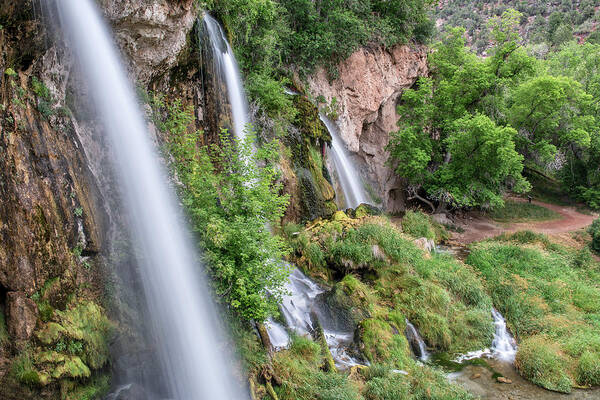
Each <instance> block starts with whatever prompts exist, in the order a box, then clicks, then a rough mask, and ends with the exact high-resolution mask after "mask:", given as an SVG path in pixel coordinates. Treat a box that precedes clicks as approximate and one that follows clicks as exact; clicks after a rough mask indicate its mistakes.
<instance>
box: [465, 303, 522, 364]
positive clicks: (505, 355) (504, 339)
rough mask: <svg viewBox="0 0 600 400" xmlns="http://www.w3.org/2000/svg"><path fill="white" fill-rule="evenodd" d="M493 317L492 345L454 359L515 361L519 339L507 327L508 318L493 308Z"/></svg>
mask: <svg viewBox="0 0 600 400" xmlns="http://www.w3.org/2000/svg"><path fill="white" fill-rule="evenodd" d="M492 318H494V338H493V339H492V347H491V348H486V349H483V350H477V351H471V352H469V353H466V354H461V355H460V356H458V357H457V358H456V359H455V360H454V361H455V362H458V363H462V362H463V361H468V360H473V359H475V358H482V357H488V358H495V359H497V360H500V361H506V362H510V363H513V362H514V361H515V356H516V355H517V349H518V347H517V341H516V340H515V338H514V337H512V335H511V334H510V332H508V329H506V320H505V319H504V317H503V316H502V314H500V313H499V312H498V310H496V309H495V308H492Z"/></svg>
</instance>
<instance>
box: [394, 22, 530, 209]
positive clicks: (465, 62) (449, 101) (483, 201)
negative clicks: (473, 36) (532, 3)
mask: <svg viewBox="0 0 600 400" xmlns="http://www.w3.org/2000/svg"><path fill="white" fill-rule="evenodd" d="M512 19H514V15H513V14H511V13H505V15H503V18H502V19H499V20H498V21H497V22H496V24H495V25H494V26H493V29H492V32H493V35H494V36H495V37H496V41H497V44H496V47H495V48H494V51H493V56H492V57H490V58H488V59H479V58H477V56H476V55H475V54H473V53H471V52H470V51H468V50H467V48H466V47H465V39H464V37H463V33H464V30H462V29H458V28H457V29H453V30H450V31H449V32H448V34H447V35H446V36H444V38H443V41H442V42H441V43H439V44H437V45H436V47H435V48H436V51H434V52H433V53H432V54H431V55H430V58H429V64H430V68H431V71H432V77H431V78H421V79H420V80H419V81H418V85H417V88H415V89H410V90H407V91H405V92H404V93H403V96H402V101H401V103H400V105H399V107H398V113H399V114H400V115H401V116H402V118H400V121H399V127H400V130H399V131H398V132H396V133H393V134H392V135H391V139H390V144H389V145H388V149H389V151H390V154H391V160H392V161H394V162H396V163H397V167H396V173H398V174H399V175H400V176H402V177H405V178H406V179H407V180H408V182H409V185H410V187H409V191H410V192H411V194H412V195H413V196H412V197H414V198H418V199H421V200H424V201H425V202H427V203H428V204H429V205H430V206H431V207H432V208H433V205H432V204H431V203H430V202H428V201H427V200H425V199H423V197H421V195H420V194H419V193H420V192H424V194H425V197H426V198H427V199H429V200H433V201H436V202H437V203H438V207H440V208H442V209H443V208H444V207H445V206H446V205H448V204H452V205H454V206H459V207H462V206H480V205H486V206H490V205H491V206H498V205H502V194H503V192H505V191H506V190H508V189H511V190H513V191H515V192H525V191H527V190H529V188H530V186H529V184H528V183H527V181H526V180H525V179H524V178H523V177H522V175H521V173H522V170H523V157H522V156H520V155H519V154H518V153H517V152H516V148H515V140H516V137H517V132H516V131H515V130H514V129H512V128H511V127H509V126H502V125H500V124H499V123H498V122H501V121H496V120H495V118H491V117H495V116H496V115H499V114H501V113H503V110H504V108H505V105H504V101H503V99H502V97H501V96H500V94H502V93H504V92H505V91H506V87H507V86H510V85H513V84H514V82H518V81H519V80H521V79H522V78H523V77H524V76H525V75H527V74H528V73H529V72H530V71H531V68H532V64H533V61H532V59H531V58H530V57H527V56H526V55H525V54H524V51H523V49H522V48H519V47H518V46H517V44H516V43H517V42H516V36H515V35H514V33H513V32H512V31H511V26H512V23H511V21H512Z"/></svg>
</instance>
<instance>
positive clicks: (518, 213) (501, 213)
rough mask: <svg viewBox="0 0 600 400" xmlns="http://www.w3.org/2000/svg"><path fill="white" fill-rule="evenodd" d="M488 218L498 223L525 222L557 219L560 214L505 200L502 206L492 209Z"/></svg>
mask: <svg viewBox="0 0 600 400" xmlns="http://www.w3.org/2000/svg"><path fill="white" fill-rule="evenodd" d="M490 217H492V219H494V220H496V221H499V222H527V221H549V220H552V219H558V218H560V214H558V213H557V212H555V211H552V210H550V209H548V208H546V207H542V206H538V205H537V204H530V203H526V202H523V201H513V200H507V201H505V202H504V206H502V207H499V208H495V209H493V210H492V211H491V212H490Z"/></svg>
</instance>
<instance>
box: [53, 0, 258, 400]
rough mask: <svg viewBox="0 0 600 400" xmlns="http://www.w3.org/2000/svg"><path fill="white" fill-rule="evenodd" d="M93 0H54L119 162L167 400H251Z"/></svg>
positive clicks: (118, 167) (125, 201)
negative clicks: (238, 378)
mask: <svg viewBox="0 0 600 400" xmlns="http://www.w3.org/2000/svg"><path fill="white" fill-rule="evenodd" d="M94 3H95V2H94V1H93V0H54V4H55V5H56V7H57V9H58V12H59V15H60V22H61V25H62V27H63V30H64V33H65V34H66V35H67V36H68V39H69V45H70V48H71V50H72V51H73V53H74V56H75V58H76V59H77V60H78V61H79V62H80V64H81V68H82V72H83V75H84V78H85V79H86V81H87V83H88V84H89V93H90V96H91V99H92V101H93V102H94V104H95V106H96V110H97V112H98V117H99V119H100V120H101V121H102V123H103V127H104V129H105V131H106V132H107V133H108V135H109V138H110V142H111V144H112V150H113V151H114V153H115V156H116V162H117V165H116V170H117V173H118V177H119V178H120V183H121V190H122V193H123V197H124V206H125V209H126V210H127V211H128V212H129V213H130V214H131V215H130V217H131V224H132V233H133V234H134V239H135V241H136V244H137V246H138V248H139V250H140V254H142V255H143V256H142V257H140V258H141V259H140V274H141V276H142V282H143V285H144V292H145V295H146V298H147V301H148V306H149V310H150V315H151V317H152V319H153V320H152V322H153V325H154V326H155V328H156V330H157V332H158V339H159V343H158V344H157V347H158V351H159V354H160V358H161V361H162V368H163V369H164V372H165V375H166V376H167V378H168V384H169V389H170V397H172V398H174V399H178V400H193V399H217V400H238V399H244V398H248V395H247V393H246V392H245V391H244V390H242V389H241V387H240V386H239V385H238V383H237V381H236V380H235V379H234V378H233V371H232V365H233V364H234V363H233V360H231V359H229V358H228V357H226V356H224V354H225V353H226V351H225V350H224V349H225V348H226V347H225V346H226V345H225V343H223V342H224V338H225V335H224V333H223V331H222V330H221V329H219V325H218V318H217V314H216V310H215V306H214V304H213V303H212V300H211V298H210V295H209V290H208V288H207V285H206V282H205V281H204V277H203V275H202V273H201V272H200V270H201V266H200V265H199V264H198V262H197V260H196V257H195V254H194V250H193V246H191V245H190V242H189V241H188V237H187V234H186V230H185V229H184V227H183V225H182V223H181V219H180V213H179V210H178V207H177V205H176V204H177V203H176V200H175V196H174V194H173V193H172V191H171V190H170V189H169V187H168V185H167V182H168V181H167V175H166V173H165V171H163V169H162V168H161V166H160V164H159V158H158V156H157V154H156V151H155V149H154V148H153V145H152V143H151V141H150V139H149V137H150V135H149V133H148V131H147V129H146V123H145V121H144V119H143V117H142V113H141V111H140V110H139V108H138V104H137V101H136V98H135V96H134V91H133V89H132V86H131V84H130V82H129V81H128V79H127V75H126V73H125V70H124V68H123V67H122V65H121V62H120V57H119V53H118V52H117V50H116V48H115V46H114V45H113V42H112V37H111V35H110V33H109V30H108V28H107V27H106V26H105V24H104V22H103V21H102V19H101V17H100V13H99V11H98V10H97V9H96V6H95V4H94Z"/></svg>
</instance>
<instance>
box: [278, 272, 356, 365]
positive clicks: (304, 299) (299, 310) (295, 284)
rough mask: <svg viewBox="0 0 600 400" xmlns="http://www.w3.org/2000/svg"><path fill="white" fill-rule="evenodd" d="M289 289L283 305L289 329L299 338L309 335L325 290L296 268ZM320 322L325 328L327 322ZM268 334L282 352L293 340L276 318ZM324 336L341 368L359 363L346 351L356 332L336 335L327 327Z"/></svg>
mask: <svg viewBox="0 0 600 400" xmlns="http://www.w3.org/2000/svg"><path fill="white" fill-rule="evenodd" d="M286 290H287V291H288V292H289V293H290V294H289V295H288V296H285V297H284V299H283V302H282V303H281V306H280V310H281V314H282V316H283V318H284V319H285V325H286V327H287V328H288V329H289V330H291V331H292V332H294V333H296V334H298V335H304V336H310V335H311V334H312V333H313V332H314V331H315V329H316V327H315V326H314V324H313V321H314V320H313V318H314V316H315V313H314V311H315V308H316V305H315V300H316V298H317V296H318V295H320V294H321V293H324V292H325V290H324V289H323V288H321V287H320V286H319V285H317V284H316V283H315V282H313V281H312V280H310V279H309V278H308V277H306V276H305V275H304V274H303V273H302V272H300V270H298V269H297V268H296V269H294V270H293V271H292V273H291V274H290V277H289V282H288V284H287V285H286ZM320 322H321V325H323V323H324V322H326V321H320ZM267 332H268V334H269V339H270V340H271V344H272V345H273V347H275V349H277V350H280V349H283V348H285V347H287V346H288V345H289V342H290V337H289V335H288V334H287V331H286V329H285V328H284V327H283V326H282V325H281V324H279V323H278V322H276V321H274V320H273V319H269V320H268V321H267ZM323 334H324V336H325V340H326V341H327V345H328V347H329V350H330V351H331V356H332V357H333V359H334V361H335V363H336V365H337V366H338V367H341V368H348V367H351V366H353V365H358V364H359V362H358V361H356V360H355V359H354V358H352V357H351V356H350V355H348V353H347V348H348V346H349V345H350V344H351V343H352V340H353V338H354V332H335V331H331V330H327V329H325V328H324V329H323Z"/></svg>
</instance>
